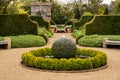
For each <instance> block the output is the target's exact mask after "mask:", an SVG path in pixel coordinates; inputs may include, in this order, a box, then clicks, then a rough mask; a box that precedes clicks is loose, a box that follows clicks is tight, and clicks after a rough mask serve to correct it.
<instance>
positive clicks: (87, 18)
mask: <svg viewBox="0 0 120 80" xmlns="http://www.w3.org/2000/svg"><path fill="white" fill-rule="evenodd" d="M92 19H93V16H82V17H81V19H80V21H78V22H76V23H75V29H77V30H78V29H79V28H80V27H82V26H83V25H84V24H85V23H87V22H89V21H91V20H92Z"/></svg>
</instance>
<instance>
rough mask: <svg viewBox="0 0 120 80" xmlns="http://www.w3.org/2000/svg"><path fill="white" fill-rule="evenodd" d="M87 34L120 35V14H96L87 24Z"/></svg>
mask: <svg viewBox="0 0 120 80" xmlns="http://www.w3.org/2000/svg"><path fill="white" fill-rule="evenodd" d="M86 34H87V35H92V34H99V35H120V15H119V16H118V15H117V16H116V15H109V16H96V17H95V19H94V20H93V22H92V23H90V24H88V25H86Z"/></svg>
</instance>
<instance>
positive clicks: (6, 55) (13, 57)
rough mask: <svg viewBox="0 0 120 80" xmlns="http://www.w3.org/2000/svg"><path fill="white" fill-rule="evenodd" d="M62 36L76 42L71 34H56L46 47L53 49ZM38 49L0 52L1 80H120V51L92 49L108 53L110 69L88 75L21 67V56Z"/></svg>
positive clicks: (88, 73)
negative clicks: (53, 44) (52, 46)
mask: <svg viewBox="0 0 120 80" xmlns="http://www.w3.org/2000/svg"><path fill="white" fill-rule="evenodd" d="M62 35H66V37H68V38H71V39H72V40H74V38H72V37H71V36H70V35H71V34H67V33H60V34H58V33H55V34H54V36H53V37H52V38H51V39H50V40H49V42H48V44H47V45H46V46H47V47H51V45H52V43H53V42H54V41H55V40H56V39H58V37H61V36H62ZM74 41H75V40H74ZM46 46H44V47H46ZM78 47H80V46H78ZM37 48H38V47H34V48H16V49H9V50H6V49H5V50H0V80H120V49H104V48H90V49H94V50H100V51H103V52H106V53H107V56H108V65H109V67H108V68H106V69H103V70H100V71H95V72H86V73H54V72H43V71H40V70H39V71H36V70H30V69H27V68H24V67H22V66H21V65H20V61H21V54H22V53H24V52H26V51H29V50H33V49H37ZM81 48H85V47H81ZM87 48H89V47H87Z"/></svg>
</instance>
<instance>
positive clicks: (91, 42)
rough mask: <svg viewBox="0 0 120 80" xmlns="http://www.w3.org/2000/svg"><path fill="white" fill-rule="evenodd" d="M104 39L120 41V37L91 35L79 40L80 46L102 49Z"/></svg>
mask: <svg viewBox="0 0 120 80" xmlns="http://www.w3.org/2000/svg"><path fill="white" fill-rule="evenodd" d="M104 38H109V39H110V40H114V41H120V35H91V36H84V37H82V38H80V39H79V40H78V44H79V45H81V46H88V47H102V44H103V39H104Z"/></svg>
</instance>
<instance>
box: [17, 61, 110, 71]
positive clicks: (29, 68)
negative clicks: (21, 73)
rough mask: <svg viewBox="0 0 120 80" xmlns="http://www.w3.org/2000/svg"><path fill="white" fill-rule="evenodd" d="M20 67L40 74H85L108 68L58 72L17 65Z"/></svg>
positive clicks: (106, 66)
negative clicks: (40, 72)
mask: <svg viewBox="0 0 120 80" xmlns="http://www.w3.org/2000/svg"><path fill="white" fill-rule="evenodd" d="M19 65H20V66H21V67H23V68H25V69H28V70H34V71H42V72H53V73H86V72H95V71H99V70H103V69H106V68H108V64H106V65H105V66H102V67H99V68H94V69H88V70H72V71H59V70H45V69H37V68H33V67H27V66H26V65H25V64H23V63H22V61H21V63H20V64H19Z"/></svg>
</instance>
